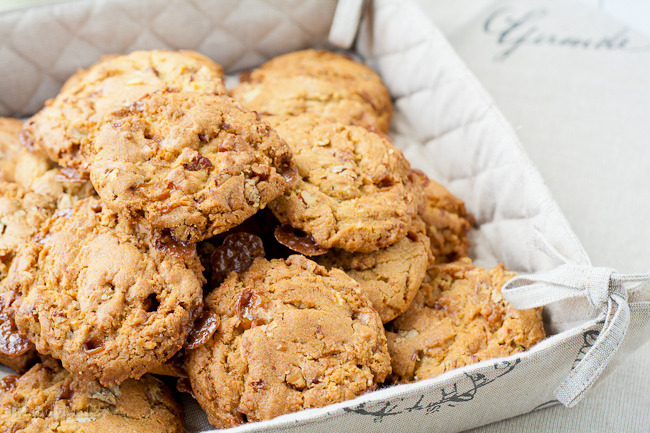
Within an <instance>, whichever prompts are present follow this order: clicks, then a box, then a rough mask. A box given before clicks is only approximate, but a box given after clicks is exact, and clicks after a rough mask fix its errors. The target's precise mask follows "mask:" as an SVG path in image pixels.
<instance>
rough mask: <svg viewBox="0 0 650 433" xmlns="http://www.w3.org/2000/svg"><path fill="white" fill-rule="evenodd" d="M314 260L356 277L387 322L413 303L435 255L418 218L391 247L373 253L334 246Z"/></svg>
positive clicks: (383, 319)
mask: <svg viewBox="0 0 650 433" xmlns="http://www.w3.org/2000/svg"><path fill="white" fill-rule="evenodd" d="M314 260H315V261H316V262H318V263H319V264H320V265H323V266H325V267H326V268H328V269H331V268H338V269H341V270H343V271H344V272H345V273H346V274H348V275H349V276H350V277H352V278H354V279H355V281H357V282H358V283H359V285H360V286H361V290H363V292H364V293H365V294H366V295H367V296H368V298H369V299H370V302H372V306H373V307H374V308H375V310H377V312H378V313H379V316H380V317H381V320H382V322H383V323H387V322H390V321H391V320H393V319H394V318H395V317H397V316H399V315H400V314H402V313H404V312H405V311H406V310H407V309H408V307H409V305H411V302H412V301H413V298H414V297H415V294H416V293H417V291H418V289H419V288H420V286H421V285H422V280H423V279H424V276H425V274H426V271H427V268H428V266H429V264H430V263H431V262H432V261H433V257H432V256H431V253H430V251H429V238H428V237H427V236H426V234H425V233H424V224H423V223H422V221H419V220H416V221H414V224H413V226H412V227H411V230H409V232H408V234H407V235H406V237H404V238H403V239H402V240H400V241H398V242H397V243H395V244H393V245H391V246H389V247H386V248H382V249H380V250H377V251H373V252H371V253H349V252H347V251H343V250H338V249H333V250H330V252H329V253H327V254H326V255H324V256H321V257H316V258H315V259H314Z"/></svg>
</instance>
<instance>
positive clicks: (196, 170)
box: [90, 92, 295, 242]
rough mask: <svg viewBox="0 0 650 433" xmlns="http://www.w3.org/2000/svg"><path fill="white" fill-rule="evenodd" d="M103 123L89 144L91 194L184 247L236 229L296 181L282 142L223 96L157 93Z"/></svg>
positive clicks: (116, 113)
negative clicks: (164, 232) (97, 195)
mask: <svg viewBox="0 0 650 433" xmlns="http://www.w3.org/2000/svg"><path fill="white" fill-rule="evenodd" d="M109 119H110V121H109V122H107V123H106V124H105V125H104V126H103V127H102V128H101V130H100V132H99V133H98V135H97V138H96V140H95V142H94V144H93V145H92V165H91V171H90V178H91V181H92V183H93V185H94V186H95V188H96V189H97V192H98V193H99V195H100V197H101V198H102V200H103V201H104V202H105V203H106V204H107V206H109V207H110V208H112V209H114V210H116V211H118V212H120V213H122V214H126V215H129V216H130V217H132V218H136V219H139V220H140V219H141V220H145V221H146V222H147V223H148V224H151V225H152V226H153V227H154V229H156V230H158V231H166V232H168V233H169V234H170V235H171V236H172V237H173V238H175V239H176V240H179V241H182V242H197V241H199V240H202V239H206V238H209V237H211V236H213V235H215V234H218V233H221V232H224V231H226V230H228V229H229V228H231V227H234V226H236V225H238V224H240V223H241V222H243V221H244V220H245V219H246V218H248V217H250V216H252V215H253V214H254V213H256V212H257V211H258V210H259V209H262V208H264V207H265V206H266V204H267V203H268V202H269V201H271V200H272V199H274V198H275V197H276V196H278V195H280V194H282V192H283V191H284V190H285V188H286V186H287V184H288V182H289V181H288V180H287V178H292V177H293V176H295V170H294V168H293V158H292V156H291V151H290V149H289V147H288V146H287V144H286V143H285V142H284V140H282V139H280V137H278V135H277V134H276V132H275V131H273V130H271V128H270V127H269V126H268V125H267V124H265V123H263V122H260V121H258V120H257V117H256V115H255V113H252V112H250V111H248V110H246V109H244V108H243V107H241V106H240V104H239V103H237V102H236V101H234V100H233V99H231V98H229V97H227V96H217V95H196V94H188V93H168V92H157V93H154V94H152V95H150V96H147V97H144V98H142V99H141V100H139V101H137V102H136V103H134V104H132V105H130V106H129V107H125V108H124V109H122V110H118V111H117V112H115V113H113V114H112V115H111V116H110V117H109ZM285 176H286V177H287V178H285Z"/></svg>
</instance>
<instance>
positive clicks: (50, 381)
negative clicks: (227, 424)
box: [0, 359, 183, 433]
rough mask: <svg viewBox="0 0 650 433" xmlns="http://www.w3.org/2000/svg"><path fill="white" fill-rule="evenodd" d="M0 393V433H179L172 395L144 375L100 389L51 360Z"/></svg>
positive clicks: (178, 410) (13, 379) (9, 382)
mask: <svg viewBox="0 0 650 433" xmlns="http://www.w3.org/2000/svg"><path fill="white" fill-rule="evenodd" d="M2 388H3V389H2V391H0V430H2V431H3V432H19V431H20V432H23V433H49V432H52V433H54V432H77V433H99V432H111V433H113V432H114V433H132V432H148V433H182V432H183V422H182V409H181V407H180V405H179V404H178V403H177V402H176V401H174V398H173V397H172V394H171V391H170V390H169V389H168V388H167V387H166V386H165V385H164V384H163V383H162V382H161V381H159V380H158V379H156V378H154V377H153V376H150V375H146V376H144V377H142V379H141V380H139V381H136V380H133V379H129V380H127V381H125V382H123V383H122V384H121V385H119V386H112V387H110V388H105V387H103V386H101V385H100V384H99V383H98V382H97V381H94V380H90V381H89V380H85V379H83V378H80V377H78V376H75V375H73V374H71V373H68V372H67V371H66V370H64V369H63V368H61V366H60V365H59V364H58V362H57V361H55V360H53V359H50V360H47V361H45V362H43V363H41V364H37V365H35V366H34V367H32V368H31V369H30V370H29V371H28V372H27V373H25V374H24V375H23V376H21V377H17V376H10V377H9V380H7V379H6V378H5V380H4V381H3V387H2Z"/></svg>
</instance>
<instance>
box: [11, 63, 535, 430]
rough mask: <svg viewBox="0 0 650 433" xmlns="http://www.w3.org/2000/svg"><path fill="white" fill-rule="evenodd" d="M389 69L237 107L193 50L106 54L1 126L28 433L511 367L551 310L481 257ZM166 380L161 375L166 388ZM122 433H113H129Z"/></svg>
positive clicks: (318, 400)
mask: <svg viewBox="0 0 650 433" xmlns="http://www.w3.org/2000/svg"><path fill="white" fill-rule="evenodd" d="M391 114H392V105H391V100H390V95H389V93H388V91H387V89H386V87H385V86H384V85H383V83H382V82H381V80H380V78H379V77H378V75H377V74H376V73H375V72H374V71H372V70H371V69H370V68H368V67H367V66H365V65H363V64H360V63H358V62H355V61H354V60H352V59H350V58H348V57H346V56H343V55H340V54H336V53H331V52H326V51H316V50H306V51H300V52H296V53H290V54H287V55H283V56H279V57H276V58H275V59H272V60H271V61H269V62H267V63H266V64H264V65H262V66H261V67H260V68H259V69H256V70H254V71H252V72H250V73H246V74H243V75H242V76H241V78H240V83H239V85H237V86H236V87H235V88H233V89H231V90H227V89H226V87H225V85H224V79H223V70H222V68H221V67H220V66H219V65H217V64H215V63H214V62H212V61H211V60H210V59H208V58H206V57H204V56H202V55H200V54H198V53H195V52H190V51H176V52H173V51H136V52H133V53H131V54H129V55H122V56H106V57H104V58H102V59H101V60H100V61H99V62H98V63H97V64H95V65H93V66H91V67H90V68H89V69H87V70H82V71H79V72H77V73H76V74H75V75H73V76H72V77H71V78H70V79H69V80H68V81H67V82H66V83H65V85H64V86H63V88H62V89H61V92H60V93H59V94H58V96H56V97H55V98H54V99H52V100H50V101H48V102H47V103H46V105H45V107H44V108H43V109H42V110H41V111H40V112H38V113H37V114H35V115H34V116H33V117H32V118H31V119H29V120H28V121H27V122H25V123H24V124H23V123H22V122H20V121H18V120H14V119H2V120H1V121H0V154H1V158H2V159H1V161H0V297H1V298H0V302H1V304H0V305H2V311H1V312H0V330H1V332H0V353H1V355H0V362H2V363H3V364H5V365H7V366H9V367H11V368H13V369H14V370H16V371H17V372H18V373H23V374H22V376H17V375H16V376H8V377H6V378H5V379H3V381H2V383H1V384H0V426H2V429H4V430H7V429H8V430H9V431H54V430H56V429H60V428H63V429H65V428H70V429H72V428H79V429H80V430H79V431H85V430H83V429H84V428H90V426H92V428H93V430H92V431H99V428H101V427H104V426H105V427H106V428H107V430H111V431H131V430H127V429H132V430H135V431H150V432H159V431H160V432H163V431H165V432H167V431H170V432H177V431H178V432H180V431H183V427H182V419H181V412H182V411H181V408H180V406H179V404H178V403H177V402H175V401H174V398H173V393H172V391H171V390H170V387H169V385H170V384H173V385H174V386H175V387H176V388H177V390H178V391H181V392H188V393H191V394H192V395H193V396H194V397H195V398H196V400H197V401H198V402H199V404H200V405H201V407H202V408H203V409H204V410H205V411H206V413H207V415H208V419H209V421H210V423H212V424H213V425H214V426H216V427H218V428H223V427H231V426H235V425H239V424H242V423H246V422H253V421H259V420H265V419H270V418H273V417H276V416H278V415H281V414H285V413H289V412H294V411H298V410H301V409H305V408H313V407H321V406H324V405H327V404H331V403H335V402H340V401H343V400H346V399H351V398H354V397H356V396H359V395H361V394H363V393H366V392H369V391H372V390H375V389H377V388H378V387H380V386H388V385H392V384H399V383H408V382H413V381H417V380H423V379H426V378H431V377H435V376H437V375H439V374H442V373H444V372H446V371H449V370H451V369H453V368H456V367H460V366H463V365H467V364H470V363H474V362H478V361H481V360H485V359H489V358H496V357H502V356H508V355H510V354H512V353H516V352H520V351H523V350H526V349H527V348H529V347H531V346H532V345H533V344H535V343H536V342H538V341H540V340H541V339H543V338H544V336H545V334H544V329H543V325H542V318H541V310H540V309H535V310H525V311H517V310H515V309H514V308H513V307H512V306H510V305H509V304H508V303H507V302H506V301H505V300H504V299H503V297H502V296H501V292H500V289H501V286H502V285H503V284H504V282H505V281H507V280H508V279H509V278H510V277H512V276H513V273H511V272H509V271H507V270H506V269H504V267H503V266H497V267H496V268H494V269H492V270H487V269H483V268H480V267H476V266H473V265H472V263H471V260H470V259H469V258H467V255H468V248H469V242H468V239H467V234H468V232H469V231H470V230H471V229H472V227H473V225H474V220H473V218H472V217H471V215H470V214H469V213H468V212H467V211H466V209H465V206H464V204H463V202H462V201H461V200H459V199H458V198H456V197H454V196H453V195H452V194H450V193H449V192H448V191H447V190H446V189H445V188H444V187H443V186H441V185H440V184H438V183H436V182H435V181H433V180H431V179H429V178H427V176H426V175H424V174H423V173H422V172H420V171H417V170H414V169H412V168H411V167H410V164H409V162H408V161H407V160H406V159H405V158H404V156H403V155H402V152H401V151H400V150H399V149H398V148H396V147H395V146H394V145H393V144H392V142H391V140H390V138H389V137H388V136H387V135H386V134H387V132H388V126H389V123H390V118H391ZM161 378H162V379H161ZM109 427H110V428H109Z"/></svg>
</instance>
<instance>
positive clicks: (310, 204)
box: [268, 114, 420, 252]
mask: <svg viewBox="0 0 650 433" xmlns="http://www.w3.org/2000/svg"><path fill="white" fill-rule="evenodd" d="M268 121H269V123H270V124H271V126H272V127H274V128H275V129H276V130H277V131H278V134H279V135H280V136H281V137H282V138H284V139H285V140H286V141H287V143H288V144H289V146H290V147H291V150H292V151H293V153H294V159H295V162H296V168H297V169H298V178H299V180H298V181H297V182H296V184H295V185H294V186H292V187H291V188H288V189H287V190H286V191H285V193H284V195H281V196H279V197H278V198H277V199H275V200H274V201H273V202H271V203H270V204H269V208H270V209H271V210H272V211H273V213H274V214H275V216H276V217H277V218H278V219H279V220H280V222H282V223H284V224H290V225H291V226H293V227H295V228H298V229H300V230H302V231H304V232H306V233H308V234H310V235H311V236H312V237H313V238H314V240H315V241H316V243H317V244H318V245H320V246H322V247H324V248H340V249H344V250H346V251H362V252H371V251H375V250H377V249H379V248H385V247H387V246H389V245H392V244H394V243H395V242H397V241H399V240H400V239H402V238H404V236H406V232H407V229H408V227H409V225H410V223H411V220H412V218H413V217H414V216H415V215H416V214H417V212H418V210H419V207H420V203H419V201H418V199H417V198H416V196H415V194H414V193H413V188H412V187H410V179H409V175H410V165H409V163H408V161H407V160H406V158H404V156H403V155H402V152H401V151H400V150H399V149H398V148H396V147H395V146H394V145H393V144H392V143H391V142H390V140H389V139H388V138H386V137H385V136H383V135H379V134H375V133H373V132H370V131H368V130H366V129H365V128H362V127H360V126H350V125H343V124H340V123H329V122H325V121H323V120H322V119H321V118H319V117H318V116H316V115H310V114H303V115H301V116H297V117H280V116H278V117H272V118H269V119H268Z"/></svg>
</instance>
